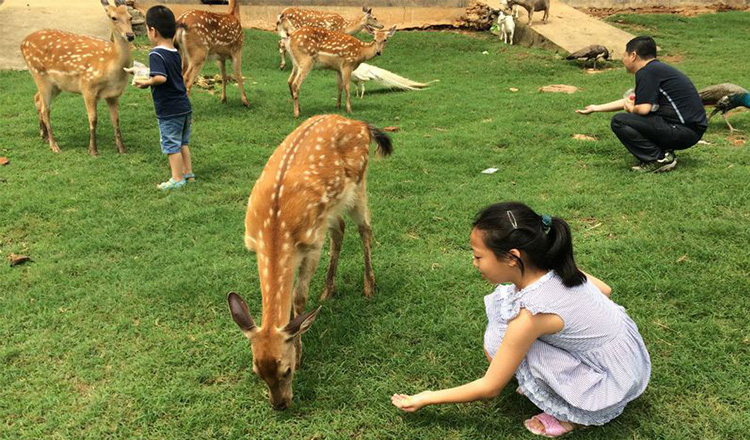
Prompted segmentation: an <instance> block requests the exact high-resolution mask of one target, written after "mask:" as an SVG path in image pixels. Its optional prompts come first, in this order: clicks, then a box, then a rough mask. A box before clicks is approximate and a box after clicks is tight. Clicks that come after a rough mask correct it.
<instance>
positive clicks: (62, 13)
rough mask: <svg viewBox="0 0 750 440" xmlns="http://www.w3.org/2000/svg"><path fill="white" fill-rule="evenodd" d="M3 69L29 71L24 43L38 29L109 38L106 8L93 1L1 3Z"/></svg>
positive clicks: (14, 0) (20, 0) (0, 55)
mask: <svg viewBox="0 0 750 440" xmlns="http://www.w3.org/2000/svg"><path fill="white" fill-rule="evenodd" d="M0 23H2V38H0V69H26V63H24V61H23V58H22V57H21V49H20V47H21V41H23V39H24V38H26V36H27V35H29V34H30V33H32V32H34V31H37V30H39V29H45V28H50V29H60V30H64V31H69V32H75V33H78V34H83V35H90V36H92V37H99V38H105V39H106V38H109V34H110V25H109V21H108V19H107V16H106V15H105V14H104V8H102V6H101V4H100V3H99V2H97V1H94V0H65V1H61V0H5V1H3V2H0Z"/></svg>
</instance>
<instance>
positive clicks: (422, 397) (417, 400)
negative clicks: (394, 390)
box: [391, 391, 431, 412]
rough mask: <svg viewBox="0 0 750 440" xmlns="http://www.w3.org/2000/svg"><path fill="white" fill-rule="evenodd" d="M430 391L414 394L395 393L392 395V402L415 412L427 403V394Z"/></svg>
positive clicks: (396, 405) (404, 409)
mask: <svg viewBox="0 0 750 440" xmlns="http://www.w3.org/2000/svg"><path fill="white" fill-rule="evenodd" d="M430 393H431V391H423V392H421V393H419V394H415V395H413V396H408V395H406V394H394V395H392V396H391V403H392V404H393V406H395V407H397V408H399V409H401V410H403V411H406V412H414V411H417V410H419V409H420V408H422V407H423V406H425V405H427V396H428V395H429V394H430Z"/></svg>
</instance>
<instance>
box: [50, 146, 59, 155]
mask: <svg viewBox="0 0 750 440" xmlns="http://www.w3.org/2000/svg"><path fill="white" fill-rule="evenodd" d="M49 148H50V150H52V152H53V153H59V152H60V147H58V146H57V145H50V147H49Z"/></svg>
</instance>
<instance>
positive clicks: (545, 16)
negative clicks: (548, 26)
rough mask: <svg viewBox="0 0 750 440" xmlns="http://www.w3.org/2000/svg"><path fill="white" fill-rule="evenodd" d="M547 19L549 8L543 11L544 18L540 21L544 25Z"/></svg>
mask: <svg viewBox="0 0 750 440" xmlns="http://www.w3.org/2000/svg"><path fill="white" fill-rule="evenodd" d="M548 17H549V8H547V9H545V10H544V16H543V17H542V21H543V22H545V23H546V22H547V18H548Z"/></svg>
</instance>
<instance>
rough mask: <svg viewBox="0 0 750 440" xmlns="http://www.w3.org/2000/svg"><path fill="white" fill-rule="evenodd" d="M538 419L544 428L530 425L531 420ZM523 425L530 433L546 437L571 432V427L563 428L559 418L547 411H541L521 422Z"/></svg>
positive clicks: (559, 435) (560, 435)
mask: <svg viewBox="0 0 750 440" xmlns="http://www.w3.org/2000/svg"><path fill="white" fill-rule="evenodd" d="M534 420H536V421H538V422H539V423H541V424H542V426H544V429H543V430H542V429H538V428H536V427H535V426H533V425H532V423H531V422H532V421H534ZM523 426H525V427H526V429H528V430H529V432H531V433H532V434H536V435H541V436H544V437H548V438H555V437H562V436H563V435H566V434H570V433H571V432H573V428H571V429H567V428H565V427H564V426H563V425H562V424H561V423H560V421H559V420H557V419H556V418H555V417H554V416H551V415H549V414H547V413H541V414H538V415H535V416H534V417H532V418H530V419H528V420H526V421H525V422H523Z"/></svg>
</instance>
